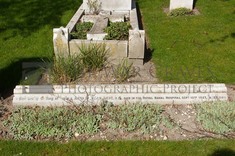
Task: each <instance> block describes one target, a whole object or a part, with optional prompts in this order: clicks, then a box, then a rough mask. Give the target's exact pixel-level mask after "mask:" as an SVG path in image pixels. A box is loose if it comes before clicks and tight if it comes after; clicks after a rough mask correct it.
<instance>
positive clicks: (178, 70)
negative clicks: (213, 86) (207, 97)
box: [138, 0, 235, 83]
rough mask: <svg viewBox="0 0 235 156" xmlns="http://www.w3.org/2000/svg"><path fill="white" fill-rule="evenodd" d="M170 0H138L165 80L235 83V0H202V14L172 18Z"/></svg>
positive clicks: (162, 77)
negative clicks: (165, 11) (169, 13)
mask: <svg viewBox="0 0 235 156" xmlns="http://www.w3.org/2000/svg"><path fill="white" fill-rule="evenodd" d="M169 2H170V1H160V0H138V5H139V7H140V10H141V12H142V18H143V23H144V29H145V30H146V32H147V33H146V34H147V37H148V39H149V42H150V48H151V49H152V50H153V53H152V59H153V61H154V63H155V65H156V67H157V76H158V78H159V80H160V81H161V82H175V83H188V82H191V83H197V82H198V83H201V82H216V83H218V82H223V83H234V82H235V44H234V42H235V27H234V26H235V21H234V19H235V10H234V5H235V1H232V0H227V1H225V0H216V1H215V0H198V1H196V8H197V9H198V10H199V11H200V13H201V14H200V15H198V16H183V17H169V16H167V15H166V13H164V12H163V8H168V7H169Z"/></svg>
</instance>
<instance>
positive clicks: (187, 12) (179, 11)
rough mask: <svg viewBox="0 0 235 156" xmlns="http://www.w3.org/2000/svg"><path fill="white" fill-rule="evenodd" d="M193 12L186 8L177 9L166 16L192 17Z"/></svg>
mask: <svg viewBox="0 0 235 156" xmlns="http://www.w3.org/2000/svg"><path fill="white" fill-rule="evenodd" d="M192 14H193V11H192V10H190V9H187V8H177V9H174V10H172V11H170V13H169V14H168V16H173V17H176V16H185V15H192Z"/></svg>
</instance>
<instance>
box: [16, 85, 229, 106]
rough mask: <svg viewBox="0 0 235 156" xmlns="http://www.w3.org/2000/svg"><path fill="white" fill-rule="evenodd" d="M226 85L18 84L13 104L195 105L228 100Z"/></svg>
mask: <svg viewBox="0 0 235 156" xmlns="http://www.w3.org/2000/svg"><path fill="white" fill-rule="evenodd" d="M227 91H228V90H227V87H226V86H225V84H93V85H88V84H87V85H61V86H59V85H46V86H16V88H15V89H14V98H13V105H15V106H19V105H24V106H25V105H30V106H35V105H37V106H63V105H81V104H95V105H97V104H101V103H102V102H104V101H107V102H111V103H113V104H115V105H119V104H128V103H140V104H151V103H153V104H194V103H203V102H212V101H228V94H227Z"/></svg>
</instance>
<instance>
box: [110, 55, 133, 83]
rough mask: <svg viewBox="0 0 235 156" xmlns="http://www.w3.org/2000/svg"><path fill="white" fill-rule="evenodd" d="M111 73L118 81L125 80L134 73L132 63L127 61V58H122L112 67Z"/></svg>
mask: <svg viewBox="0 0 235 156" xmlns="http://www.w3.org/2000/svg"><path fill="white" fill-rule="evenodd" d="M113 75H114V77H115V79H116V80H117V81H118V82H125V81H126V80H128V79H129V78H130V77H132V76H134V75H135V69H134V68H133V64H132V63H129V62H128V60H127V59H123V60H122V61H121V62H120V63H119V64H118V65H117V67H113Z"/></svg>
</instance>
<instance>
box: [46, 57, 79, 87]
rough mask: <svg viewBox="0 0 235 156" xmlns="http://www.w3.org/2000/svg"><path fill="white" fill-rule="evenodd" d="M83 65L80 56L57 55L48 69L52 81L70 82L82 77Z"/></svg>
mask: <svg viewBox="0 0 235 156" xmlns="http://www.w3.org/2000/svg"><path fill="white" fill-rule="evenodd" d="M82 74H83V67H82V64H81V61H80V58H79V57H78V56H76V55H73V56H72V55H69V56H67V57H64V56H58V57H57V58H55V59H54V64H53V66H52V69H51V71H50V75H51V80H52V82H53V83H58V84H65V83H72V82H75V81H76V80H78V79H79V78H81V77H82Z"/></svg>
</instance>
